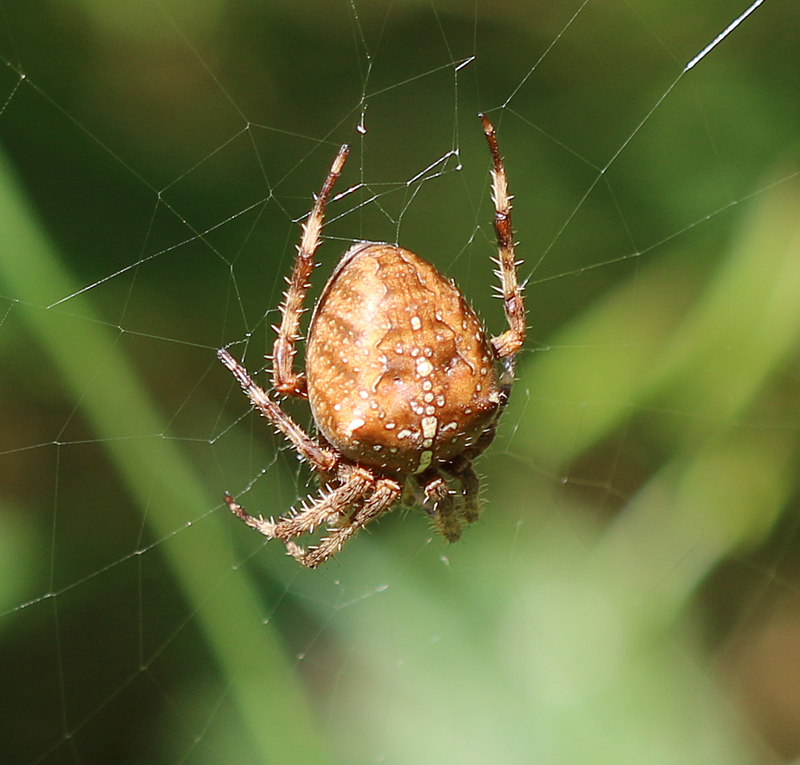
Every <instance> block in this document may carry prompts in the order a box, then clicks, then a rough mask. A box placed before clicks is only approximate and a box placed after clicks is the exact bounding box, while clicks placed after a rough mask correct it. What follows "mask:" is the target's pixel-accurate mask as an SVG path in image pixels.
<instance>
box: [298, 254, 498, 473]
mask: <svg viewBox="0 0 800 765" xmlns="http://www.w3.org/2000/svg"><path fill="white" fill-rule="evenodd" d="M306 374H307V382H308V398H309V402H310V405H311V410H312V413H313V416H314V420H315V422H316V424H317V426H318V428H319V430H320V432H321V433H322V435H323V436H324V437H325V439H326V440H327V441H328V442H329V443H330V444H331V445H332V446H334V447H335V448H336V449H337V451H339V452H340V453H341V454H343V455H344V456H345V457H347V458H349V459H351V460H353V461H356V462H360V463H363V464H368V465H372V466H375V467H379V468H381V469H383V470H385V471H388V472H402V473H420V472H422V471H424V470H426V469H427V468H428V467H430V466H434V467H435V466H436V465H437V464H442V463H446V462H448V461H449V460H451V459H453V458H454V457H456V456H457V455H459V454H461V453H463V452H464V451H465V450H467V449H469V448H470V447H471V446H472V445H473V444H474V443H475V442H476V440H477V439H478V437H479V436H480V435H481V434H482V433H483V432H484V430H485V429H486V428H487V427H488V426H489V425H490V424H491V423H492V421H493V419H494V418H495V416H496V414H497V411H498V407H499V403H500V388H499V382H498V377H497V372H496V369H495V364H494V350H493V349H492V346H491V344H490V342H489V339H488V338H487V336H486V333H485V331H484V328H483V326H482V325H481V322H480V321H479V320H478V318H477V316H476V315H475V313H474V311H473V310H472V309H471V308H470V306H469V305H468V304H467V302H466V300H465V299H464V297H463V296H462V294H461V293H460V291H459V290H458V288H457V287H456V286H455V285H454V284H453V283H452V282H451V281H449V280H448V279H446V278H445V277H444V276H442V274H441V273H439V271H437V270H436V269H435V268H434V267H433V266H432V265H430V264H429V263H427V262H426V261H424V260H422V258H420V257H419V256H417V255H415V254H414V253H412V252H409V251H408V250H405V249H403V248H401V247H396V246H393V245H388V244H357V245H355V246H353V247H351V248H350V250H348V251H347V252H346V253H345V254H344V256H343V257H342V259H341V261H340V262H339V264H338V266H337V267H336V269H335V271H334V273H333V275H332V276H331V278H330V279H329V280H328V283H327V284H326V286H325V289H324V290H323V293H322V295H321V296H320V299H319V301H318V303H317V306H316V308H315V311H314V315H313V317H312V320H311V327H310V329H309V335H308V343H307V351H306Z"/></svg>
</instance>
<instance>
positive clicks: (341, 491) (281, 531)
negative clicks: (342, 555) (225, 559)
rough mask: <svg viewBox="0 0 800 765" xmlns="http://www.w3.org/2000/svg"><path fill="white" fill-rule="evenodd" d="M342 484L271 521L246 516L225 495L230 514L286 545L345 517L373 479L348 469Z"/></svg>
mask: <svg viewBox="0 0 800 765" xmlns="http://www.w3.org/2000/svg"><path fill="white" fill-rule="evenodd" d="M341 480H342V483H341V485H339V486H337V487H336V488H328V487H325V488H323V489H321V490H320V493H319V495H318V496H317V497H316V498H315V499H312V500H311V502H310V503H308V504H304V505H303V507H301V509H300V510H299V511H298V512H297V513H293V514H290V515H286V516H283V517H281V518H278V520H277V521H276V520H274V519H272V518H270V519H269V520H265V519H264V518H261V517H259V518H255V517H254V516H252V515H250V514H249V513H247V511H246V510H244V508H242V506H241V505H239V504H237V502H236V501H235V500H234V499H233V498H232V497H231V495H230V494H226V495H225V502H227V504H228V507H229V508H230V511H231V512H232V513H233V514H234V515H235V516H237V517H238V518H241V519H242V520H243V521H244V522H245V523H246V524H247V525H248V526H250V527H251V528H253V529H255V530H256V531H259V532H261V533H262V534H263V535H264V536H265V537H268V538H269V539H281V540H283V541H284V542H288V541H289V540H290V539H292V538H293V537H299V536H300V535H301V534H307V533H311V532H313V531H314V529H316V528H319V527H320V526H322V525H323V524H325V523H327V522H329V521H331V520H333V519H336V518H337V517H339V516H344V514H345V512H346V511H347V510H348V509H349V508H350V507H351V506H352V505H354V504H355V503H357V502H358V501H359V500H360V499H361V498H362V497H363V496H364V495H365V494H366V493H367V492H368V491H369V490H370V489H371V488H372V486H373V485H374V483H375V478H374V476H373V475H372V473H370V472H369V471H368V470H365V469H364V468H357V467H356V468H350V469H348V470H347V472H346V473H345V474H344V476H341Z"/></svg>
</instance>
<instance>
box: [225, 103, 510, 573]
mask: <svg viewBox="0 0 800 765" xmlns="http://www.w3.org/2000/svg"><path fill="white" fill-rule="evenodd" d="M481 120H482V121H483V129H484V133H485V134H486V138H487V140H488V142H489V148H490V149H491V152H492V160H493V169H492V199H493V201H494V205H495V230H496V233H497V242H498V258H497V260H496V262H497V264H498V266H499V268H498V271H497V275H498V276H499V277H500V281H501V288H500V291H501V295H502V298H503V302H504V305H505V313H506V318H507V320H508V324H509V328H508V329H507V330H506V331H505V332H504V333H503V334H501V335H500V336H499V337H494V338H491V339H489V337H488V336H487V335H486V332H485V330H484V328H483V326H482V324H481V322H480V321H479V320H478V318H477V317H476V315H475V313H474V312H473V310H472V309H471V308H470V306H469V305H468V303H467V302H466V300H465V299H464V297H463V295H462V294H461V292H460V291H459V290H458V288H457V287H456V286H455V284H454V283H453V282H451V281H450V280H448V279H446V278H445V277H444V276H442V274H440V273H439V272H438V271H437V270H436V269H435V268H434V267H433V266H432V265H430V264H429V263H427V262H425V261H424V260H422V258H420V257H419V256H417V255H415V254H414V253H413V252H409V251H408V250H404V249H403V248H402V247H398V246H396V245H390V244H376V243H359V244H356V245H354V246H353V247H351V248H350V249H349V250H348V251H347V252H346V253H345V254H344V255H343V256H342V259H341V260H340V261H339V264H338V265H337V266H336V269H335V270H334V272H333V274H332V275H331V277H330V279H329V280H328V283H327V284H326V285H325V288H324V290H323V292H322V295H321V296H320V298H319V300H318V301H317V304H316V306H315V308H314V312H313V315H312V318H311V323H310V326H309V330H308V340H307V344H306V370H305V373H302V372H300V373H297V372H295V371H294V369H293V364H292V361H293V358H294V355H295V353H296V350H295V344H296V343H297V341H298V340H299V337H300V335H299V324H300V316H301V313H302V310H303V309H302V306H303V300H304V298H305V294H306V291H307V290H308V287H309V283H308V279H309V276H310V274H311V271H312V269H313V267H314V253H315V251H316V249H317V247H318V246H319V243H320V235H321V231H322V220H323V215H324V211H325V203H326V202H327V200H328V197H329V196H330V193H331V190H332V189H333V185H334V183H335V182H336V179H337V178H338V177H339V175H340V173H341V171H342V167H343V166H344V162H345V159H346V158H347V152H348V147H347V146H342V148H341V149H340V150H339V153H338V155H337V156H336V159H335V160H334V162H333V165H332V167H331V170H330V172H329V174H328V177H327V179H326V181H325V184H324V185H323V187H322V190H321V192H320V194H319V196H317V197H316V199H315V203H314V207H313V209H312V211H311V214H310V215H309V218H308V220H307V221H306V222H305V224H304V225H303V236H302V239H301V242H300V246H299V247H298V251H297V259H296V260H295V265H294V271H293V272H292V277H291V279H290V281H289V289H288V290H287V291H286V295H285V300H284V302H283V304H282V305H281V317H282V320H281V325H280V327H279V328H278V337H277V339H276V340H275V345H274V349H273V350H274V354H273V365H274V366H273V371H272V384H273V387H274V388H275V390H276V391H278V392H279V393H281V394H283V395H290V396H298V397H302V398H308V400H309V404H310V406H311V412H312V416H313V419H314V423H315V425H316V427H317V430H318V437H317V438H316V439H313V438H311V437H309V436H308V435H307V434H306V433H305V432H304V431H303V430H302V428H300V427H299V426H298V425H297V424H296V423H295V422H294V421H293V420H292V419H291V418H290V417H289V416H288V415H287V414H286V413H285V412H284V411H283V410H282V409H281V408H280V407H279V406H278V404H277V403H276V402H275V401H273V400H272V399H271V398H270V397H269V395H268V394H267V393H266V391H264V390H263V389H262V388H260V387H259V386H257V385H256V384H255V383H254V382H253V381H252V380H251V378H250V375H249V374H248V373H247V370H246V369H245V368H244V367H243V366H242V365H241V364H239V362H238V361H236V359H234V358H233V357H232V356H231V355H230V354H229V353H228V351H226V350H225V349H221V350H220V351H219V352H218V355H219V358H220V359H221V361H222V363H223V364H225V366H226V367H228V369H230V371H231V372H232V373H233V375H234V376H235V377H236V379H237V380H238V382H239V384H240V385H241V386H242V388H243V390H244V392H245V393H246V394H247V396H248V397H249V399H250V401H251V402H252V404H253V406H255V407H256V408H257V409H258V410H259V411H260V412H261V413H262V414H263V415H264V416H265V417H266V418H267V419H269V420H270V421H271V422H272V424H273V425H274V426H275V427H276V428H277V429H278V430H279V431H280V432H281V433H282V434H283V435H284V436H285V437H286V438H287V439H288V440H289V442H290V443H291V444H292V446H293V447H294V448H295V449H296V450H297V452H298V453H299V454H300V456H301V457H303V458H304V459H305V460H307V461H308V462H309V463H310V464H311V466H312V468H314V470H315V471H316V472H317V473H318V475H319V476H320V479H321V483H322V485H323V486H322V489H321V492H320V494H319V496H317V497H316V498H315V499H314V500H313V501H312V502H310V503H309V504H308V505H307V506H304V507H303V508H301V509H300V511H299V512H296V513H291V514H289V515H287V516H284V517H280V518H278V520H277V521H276V520H273V519H272V518H270V519H269V520H264V519H263V518H261V517H258V518H255V517H253V516H251V515H249V514H248V513H246V512H245V511H244V510H243V509H242V508H241V507H240V506H239V505H238V504H237V503H236V502H235V501H234V500H233V498H232V497H231V496H230V495H229V494H226V495H225V501H226V502H227V504H228V506H229V508H230V509H231V511H232V512H233V513H234V514H235V515H237V516H238V517H239V518H241V519H242V520H243V521H245V522H246V523H247V524H248V525H249V526H252V527H253V528H254V529H257V530H258V531H260V532H261V533H262V534H264V535H265V536H267V537H270V538H277V539H281V540H283V541H284V542H285V544H286V548H287V550H288V551H289V553H290V554H291V555H293V556H294V557H295V558H296V559H297V560H298V561H299V562H300V563H302V564H303V565H304V566H309V567H311V568H314V567H316V566H318V565H319V564H320V563H321V562H323V561H324V560H326V559H327V558H328V557H330V556H331V555H333V554H334V553H336V552H337V551H338V550H340V549H341V547H342V545H343V544H344V543H345V542H346V541H347V539H348V538H349V537H351V536H352V535H353V534H354V533H355V532H356V531H357V530H358V529H359V528H361V527H362V526H365V525H366V524H367V523H368V522H369V521H371V520H372V519H373V518H375V517H376V516H378V515H380V514H381V513H382V512H384V511H386V510H388V509H390V508H391V507H392V506H393V505H394V504H395V503H396V502H397V501H398V500H399V499H400V498H401V495H403V494H404V492H403V489H404V488H409V489H410V490H411V491H410V492H406V494H407V495H410V496H416V497H417V498H418V500H419V502H420V504H422V505H423V507H424V508H425V509H426V510H427V511H428V513H429V514H430V515H431V517H432V519H433V521H434V523H435V525H436V527H437V529H438V530H439V531H440V532H441V534H442V535H443V536H444V537H445V538H446V539H447V540H448V541H450V542H454V541H455V540H457V539H458V538H459V537H460V536H461V524H462V521H463V522H466V523H473V522H474V521H476V520H477V519H478V516H479V503H478V494H479V489H480V484H479V481H478V477H477V475H476V474H475V471H474V469H473V467H472V460H473V459H474V458H475V457H476V456H478V455H479V454H480V453H481V452H482V451H483V450H484V449H486V447H487V446H488V445H489V444H490V443H491V441H492V439H493V438H494V433H495V428H496V425H497V420H498V418H499V416H500V414H501V412H502V410H503V407H504V406H505V404H506V401H507V400H508V394H509V392H510V389H511V383H512V382H513V377H514V357H515V354H516V353H517V351H518V350H519V349H520V347H521V346H522V343H523V341H524V339H525V308H524V305H523V301H522V294H521V290H520V287H519V284H518V282H517V272H516V266H517V264H516V262H515V260H514V242H513V239H512V232H511V219H510V213H511V197H510V196H509V194H508V184H507V180H506V172H505V168H504V166H503V162H502V159H501V158H500V153H499V151H498V148H497V140H496V138H495V131H494V128H493V127H492V125H491V123H490V122H489V120H488V119H487V118H486V117H485V116H484V115H481ZM498 361H502V371H500V372H499V371H498V369H497V362H498ZM446 476H449V477H451V478H453V479H455V480H456V481H457V482H458V484H459V486H460V497H459V500H458V501H456V499H455V495H454V493H453V492H452V491H451V490H450V489H449V487H448V484H447V479H446ZM320 526H327V527H328V528H327V536H325V537H324V538H323V539H321V540H320V541H319V543H318V544H317V546H315V547H310V548H309V549H308V550H304V549H303V548H301V547H299V546H298V545H297V544H295V542H293V541H292V540H293V539H295V538H296V537H299V536H301V535H302V534H306V533H310V532H313V531H314V529H316V528H318V527H320Z"/></svg>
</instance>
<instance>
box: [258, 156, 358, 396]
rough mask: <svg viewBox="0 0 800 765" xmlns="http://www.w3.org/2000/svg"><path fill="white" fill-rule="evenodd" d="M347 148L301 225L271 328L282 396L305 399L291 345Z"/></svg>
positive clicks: (275, 370) (274, 376)
mask: <svg viewBox="0 0 800 765" xmlns="http://www.w3.org/2000/svg"><path fill="white" fill-rule="evenodd" d="M349 151H350V148H349V147H348V145H347V144H344V145H342V147H341V148H340V149H339V153H338V154H337V155H336V159H334V160H333V164H332V165H331V169H330V172H329V173H328V177H327V178H326V179H325V183H324V184H322V190H321V191H320V192H319V194H318V195H316V196H315V197H314V207H313V209H312V210H311V214H310V215H309V216H308V218H307V219H306V221H305V223H303V229H302V230H303V233H302V236H301V238H300V244H299V246H298V247H297V257H296V258H295V261H294V268H293V270H292V275H291V277H290V278H289V279H288V282H289V288H288V289H287V290H286V292H284V293H283V303H281V307H280V312H281V325H280V327H273V329H275V330H276V331H277V333H278V336H277V338H275V344H274V345H273V347H272V387H273V388H275V390H276V391H278V393H281V394H283V395H285V396H298V397H300V398H307V397H308V392H307V389H306V378H305V374H303V373H302V372H295V371H294V368H293V367H294V357H295V354H296V353H297V349H296V348H295V344H296V343H297V341H298V340H299V339H300V332H299V329H300V316H301V315H302V313H303V301H304V300H305V297H306V293H307V292H308V288H309V287H310V286H311V283H310V282H309V278H310V276H311V272H312V271H313V270H314V253H315V252H316V251H317V247H319V244H320V241H321V234H322V222H323V218H324V217H325V203H326V202H327V201H328V197H330V194H331V191H332V190H333V185H334V183H336V179H337V178H338V177H339V176H340V175H341V172H342V168H343V167H344V161H345V160H346V159H347V153H348V152H349Z"/></svg>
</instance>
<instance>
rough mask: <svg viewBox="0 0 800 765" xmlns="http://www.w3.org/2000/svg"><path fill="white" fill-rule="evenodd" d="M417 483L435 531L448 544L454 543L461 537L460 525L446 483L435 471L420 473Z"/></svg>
mask: <svg viewBox="0 0 800 765" xmlns="http://www.w3.org/2000/svg"><path fill="white" fill-rule="evenodd" d="M419 482H420V486H422V490H423V493H424V495H425V509H426V510H427V511H428V514H429V515H430V516H431V519H432V520H433V523H434V525H435V526H436V530H437V531H438V532H439V533H440V534H441V535H442V536H443V537H444V538H445V539H446V540H447V541H448V542H456V541H457V540H458V539H459V538H460V537H461V523H460V522H459V520H458V514H457V513H456V504H455V501H454V500H453V495H452V494H451V493H450V489H449V488H448V486H447V482H446V481H445V479H444V478H442V476H441V475H440V474H439V472H438V471H437V470H428V471H426V472H424V473H422V475H421V476H420V478H419Z"/></svg>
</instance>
